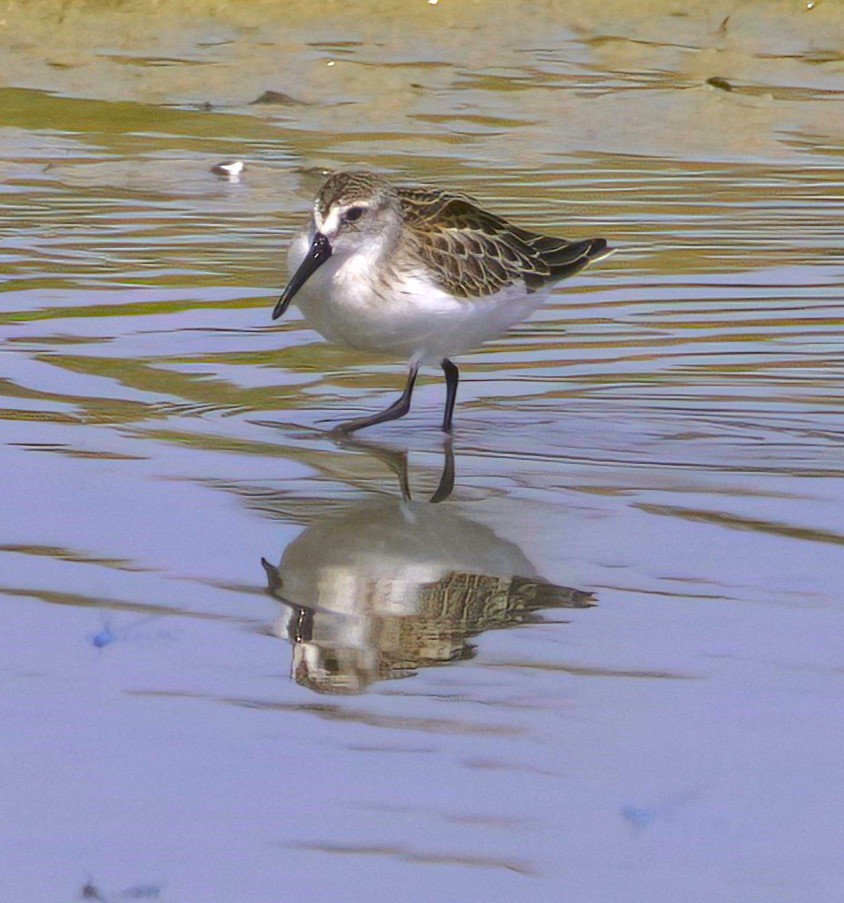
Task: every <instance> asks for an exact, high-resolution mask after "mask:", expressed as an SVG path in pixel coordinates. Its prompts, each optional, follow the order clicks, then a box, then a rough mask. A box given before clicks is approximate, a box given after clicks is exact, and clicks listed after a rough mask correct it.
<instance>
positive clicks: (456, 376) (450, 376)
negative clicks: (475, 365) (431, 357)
mask: <svg viewBox="0 0 844 903" xmlns="http://www.w3.org/2000/svg"><path fill="white" fill-rule="evenodd" d="M440 366H441V367H442V368H443V373H445V413H444V414H443V429H444V430H445V431H446V432H447V433H450V432H451V416H452V414H453V413H454V402H455V401H457V383H458V382H459V381H460V371H459V370H458V369H457V364H455V363H454V362H453V361H450V360H449V359H448V358H447V357H444V358H443V360H442V364H441V365H440Z"/></svg>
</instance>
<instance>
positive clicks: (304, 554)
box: [261, 434, 596, 694]
mask: <svg viewBox="0 0 844 903" xmlns="http://www.w3.org/2000/svg"><path fill="white" fill-rule="evenodd" d="M323 435H325V434H323ZM331 439H332V442H333V443H334V445H335V446H336V447H337V450H338V451H340V452H342V453H345V454H349V453H353V454H358V455H366V456H367V457H370V458H374V459H375V460H376V461H378V462H379V463H383V464H384V465H386V467H387V468H388V469H389V470H390V471H392V473H393V474H394V475H395V478H396V482H397V486H398V490H399V492H398V494H397V495H395V494H393V495H389V496H384V495H381V496H378V497H372V496H370V497H367V498H364V499H362V500H357V501H355V502H353V503H352V504H346V505H344V506H340V510H339V511H338V508H337V506H336V505H335V506H333V507H332V508H331V509H330V510H331V511H332V513H331V514H328V515H320V514H319V513H317V514H316V516H314V517H312V518H311V519H310V522H309V523H308V525H307V527H306V529H305V530H304V532H303V533H301V534H300V535H299V536H298V537H297V538H296V539H295V540H294V541H293V542H291V543H290V544H289V545H288V546H287V547H286V548H285V549H284V550H283V553H282V555H281V557H280V561H279V563H278V564H277V565H274V564H271V563H270V562H269V561H268V560H267V559H266V558H262V559H261V564H262V566H263V568H264V572H265V575H266V580H267V591H268V592H269V593H270V595H272V596H273V598H274V599H276V600H277V601H278V602H280V603H281V605H282V612H281V615H280V617H279V618H278V621H277V622H276V624H275V625H274V628H273V633H274V634H276V635H277V636H279V637H280V638H283V639H286V640H287V641H288V642H289V643H290V644H291V646H292V666H291V672H292V677H293V678H294V680H296V682H297V683H299V684H300V685H302V686H305V687H308V688H310V689H312V690H314V691H316V692H319V693H334V694H340V693H345V694H349V693H362V692H364V691H366V689H367V688H368V687H369V686H370V685H371V684H373V683H374V682H375V681H379V680H389V679H396V678H402V677H408V676H411V675H413V674H416V673H417V672H418V671H419V670H420V669H421V668H426V667H431V666H435V665H446V664H449V663H453V662H458V661H461V660H465V659H469V658H472V657H473V656H474V654H475V648H474V646H473V645H472V643H471V642H470V640H471V639H472V638H473V637H475V636H477V635H478V634H480V633H482V632H484V631H486V630H491V629H497V628H507V627H515V626H517V625H520V624H525V623H532V622H536V621H538V620H540V615H539V612H540V611H541V610H542V609H546V608H588V607H591V606H593V605H594V604H596V603H595V599H594V597H593V595H592V594H591V593H589V592H587V591H584V590H580V589H574V588H571V587H566V586H559V585H556V584H554V583H551V582H549V581H547V580H545V579H543V578H542V577H541V576H539V575H538V574H537V573H536V570H535V568H534V567H533V565H532V564H531V563H530V561H529V560H528V558H527V557H526V555H525V553H524V552H523V551H522V549H521V548H519V546H517V545H516V544H515V543H513V542H511V541H509V540H507V539H503V538H502V537H500V536H498V535H497V534H496V533H495V531H494V530H492V529H490V528H489V527H487V526H484V525H482V524H480V523H477V522H475V521H474V520H472V519H470V518H468V517H466V516H465V515H464V514H462V513H458V510H456V509H455V508H454V507H452V506H451V505H449V504H448V500H449V498H450V496H451V495H452V492H453V491H454V486H455V480H456V473H457V466H456V455H455V451H454V447H453V442H452V440H451V439H450V438H445V439H444V440H443V442H442V446H441V453H442V466H441V470H440V474H439V480H438V483H437V485H436V488H435V489H434V490H433V491H432V492H429V493H428V492H426V493H425V494H424V496H423V497H422V498H418V499H414V498H413V497H412V492H411V488H410V484H411V481H410V478H409V468H408V449H407V448H406V447H394V446H387V445H383V444H379V443H375V442H371V441H366V440H361V439H358V438H352V437H348V436H346V437H338V436H336V435H333V436H331ZM312 510H316V511H317V512H318V511H319V507H318V506H317V507H316V508H315V509H312Z"/></svg>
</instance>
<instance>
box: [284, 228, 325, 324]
mask: <svg viewBox="0 0 844 903" xmlns="http://www.w3.org/2000/svg"><path fill="white" fill-rule="evenodd" d="M329 257H331V243H330V242H329V241H328V239H327V238H326V237H325V236H324V235H323V234H322V233H321V232H317V233H316V235H314V240H313V241H312V242H311V246H310V248H309V249H308V253H307V254H306V255H305V259H304V260H303V261H302V262H301V263H300V264H299V268H298V269H297V270H296V272H295V273H294V274H293V275H292V276H291V277H290V281H289V282H288V283H287V285H286V286H285V288H284V291H283V292H282V293H281V297H280V298H279V299H278V303H277V304H276V306H275V307H274V308H273V319H274V320H277V319H278V318H279V317H280V316H281V315H282V314H283V313H284V312H285V311H286V310H287V308H288V307H289V305H290V302H291V301H292V300H293V298H294V297H295V296H296V293H297V292H298V291H299V289H300V288H302V286H303V285H304V284H305V283H306V282H307V281H308V279H310V278H311V276H312V275H313V274H314V273H315V272H316V271H317V270H318V269H319V268H320V267H321V266H322V264H324V263H325V261H326V260H328V258H329Z"/></svg>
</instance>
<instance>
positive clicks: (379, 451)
mask: <svg viewBox="0 0 844 903" xmlns="http://www.w3.org/2000/svg"><path fill="white" fill-rule="evenodd" d="M331 438H332V440H333V442H334V444H335V445H337V446H339V447H340V448H350V449H356V450H358V451H362V452H366V453H367V454H369V455H372V457H373V458H376V459H377V460H378V461H382V462H383V463H384V464H386V465H387V467H389V468H390V470H392V472H393V473H394V474H395V475H396V479H397V480H398V481H399V489H400V491H401V497H402V498H403V499H406V500H408V501H409V500H410V482H409V480H408V476H407V473H408V469H407V449H405V448H402V449H397V448H389V447H388V446H386V445H379V444H378V443H377V442H367V441H366V440H365V439H358V438H357V437H353V436H347V435H343V434H342V433H334V434H333V435H332V436H331Z"/></svg>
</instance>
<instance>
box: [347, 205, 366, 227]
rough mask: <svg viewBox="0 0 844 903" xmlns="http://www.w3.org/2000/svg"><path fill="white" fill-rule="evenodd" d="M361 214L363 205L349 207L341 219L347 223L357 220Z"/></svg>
mask: <svg viewBox="0 0 844 903" xmlns="http://www.w3.org/2000/svg"><path fill="white" fill-rule="evenodd" d="M362 216H363V207H349V209H348V210H347V211H346V213H345V215H344V216H343V219H344V220H345V221H346V222H347V223H354V222H357V221H358V220H359V219H360V218H361V217H362Z"/></svg>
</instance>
